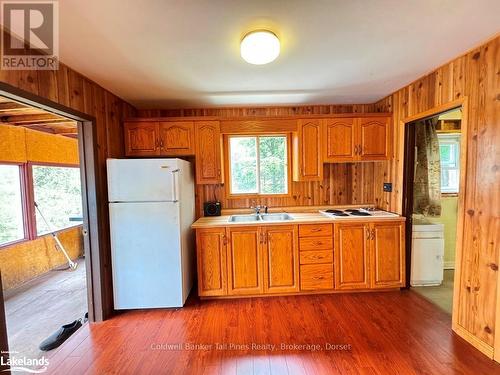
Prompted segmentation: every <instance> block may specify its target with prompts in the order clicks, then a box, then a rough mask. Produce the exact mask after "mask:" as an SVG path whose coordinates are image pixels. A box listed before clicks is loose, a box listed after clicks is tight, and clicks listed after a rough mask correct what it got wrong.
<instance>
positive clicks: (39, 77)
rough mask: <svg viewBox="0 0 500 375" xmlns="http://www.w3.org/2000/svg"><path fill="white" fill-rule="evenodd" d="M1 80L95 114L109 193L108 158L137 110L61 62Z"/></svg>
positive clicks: (105, 253) (101, 186) (107, 268)
mask: <svg viewBox="0 0 500 375" xmlns="http://www.w3.org/2000/svg"><path fill="white" fill-rule="evenodd" d="M0 81H1V82H4V83H7V84H9V85H11V86H14V87H16V88H19V89H22V90H25V91H27V92H29V93H31V94H33V95H37V96H40V97H43V98H45V99H48V100H51V101H53V102H55V103H58V104H60V105H63V106H66V107H68V108H71V109H74V110H77V111H80V112H82V113H85V114H88V115H89V116H90V117H94V118H95V119H96V121H95V127H96V142H97V163H98V167H99V168H98V170H97V171H96V174H97V176H96V179H97V184H98V185H97V186H96V188H97V190H98V191H100V192H101V195H102V196H103V197H106V196H107V183H106V158H108V157H120V156H123V155H124V150H123V147H124V144H123V128H122V125H121V122H122V120H123V119H124V118H126V117H132V116H135V115H136V110H135V108H134V107H132V106H131V105H130V104H128V103H126V102H124V101H123V100H121V99H120V98H118V97H117V96H115V95H113V94H112V93H111V92H109V91H107V90H105V89H103V88H102V87H101V86H99V85H97V84H96V83H95V82H92V81H91V80H89V79H87V78H85V77H83V76H82V75H80V74H79V73H77V72H75V71H74V70H72V69H70V68H69V67H67V66H65V65H64V64H60V66H59V70H57V71H48V70H47V71H44V70H39V71H29V70H0ZM99 204H100V205H102V208H103V212H104V215H103V218H102V220H103V223H104V228H103V229H104V230H103V235H104V236H103V238H102V239H103V240H104V241H103V242H102V243H101V246H102V247H101V249H100V251H101V256H102V259H101V267H102V269H101V273H102V293H103V302H102V303H103V308H104V317H105V318H106V317H107V316H110V315H111V313H112V311H113V304H112V301H113V293H112V278H111V252H110V246H109V223H108V215H107V204H106V202H105V201H103V202H99Z"/></svg>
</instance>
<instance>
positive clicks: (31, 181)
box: [26, 161, 83, 240]
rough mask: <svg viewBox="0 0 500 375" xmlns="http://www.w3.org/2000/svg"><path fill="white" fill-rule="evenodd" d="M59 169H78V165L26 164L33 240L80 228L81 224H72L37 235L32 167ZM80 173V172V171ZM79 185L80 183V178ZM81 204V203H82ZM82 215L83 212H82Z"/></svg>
mask: <svg viewBox="0 0 500 375" xmlns="http://www.w3.org/2000/svg"><path fill="white" fill-rule="evenodd" d="M34 166H37V167H59V168H77V169H80V165H79V164H68V163H51V162H31V161H30V162H28V163H27V168H26V169H27V171H28V176H29V183H28V186H27V187H28V189H29V190H30V191H29V195H28V196H29V202H28V203H29V207H32V208H33V209H32V210H31V211H32V212H31V215H30V218H31V220H32V230H33V232H32V233H31V235H32V239H33V240H35V239H37V238H41V237H45V236H49V235H51V233H60V232H64V231H66V230H69V229H72V228H75V227H79V226H82V225H83V223H81V224H74V225H69V226H67V227H65V228H61V229H56V230H55V231H54V232H48V233H44V234H40V235H39V234H38V230H37V226H36V208H35V183H34V181H33V167H34ZM80 173H81V170H80ZM80 183H81V176H80ZM82 204H83V202H82ZM82 214H83V212H82Z"/></svg>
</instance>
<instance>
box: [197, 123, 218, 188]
mask: <svg viewBox="0 0 500 375" xmlns="http://www.w3.org/2000/svg"><path fill="white" fill-rule="evenodd" d="M195 143H196V145H195V151H196V152H195V156H196V183H197V184H200V185H201V184H221V183H222V182H223V178H222V164H221V160H222V158H221V145H220V123H219V121H203V122H197V123H196V124H195Z"/></svg>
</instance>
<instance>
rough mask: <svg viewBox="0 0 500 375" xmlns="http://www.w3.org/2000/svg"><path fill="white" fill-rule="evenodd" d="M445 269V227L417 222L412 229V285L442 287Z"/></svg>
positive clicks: (426, 222)
mask: <svg viewBox="0 0 500 375" xmlns="http://www.w3.org/2000/svg"><path fill="white" fill-rule="evenodd" d="M443 269H444V225H443V224H439V223H431V222H428V221H417V220H415V221H414V224H413V227H412V251H411V277H410V285H411V286H431V285H441V283H442V282H443Z"/></svg>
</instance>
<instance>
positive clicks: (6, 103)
mask: <svg viewBox="0 0 500 375" xmlns="http://www.w3.org/2000/svg"><path fill="white" fill-rule="evenodd" d="M2 124H6V125H14V126H23V127H25V128H29V129H33V130H38V131H42V132H46V133H51V134H58V135H61V136H65V137H70V138H77V137H78V129H77V123H76V121H73V120H69V119H67V118H65V117H62V116H59V115H55V114H53V113H50V112H47V111H45V110H43V109H39V108H34V107H30V106H28V105H26V104H22V103H19V102H16V101H13V100H11V99H7V98H5V97H2V96H0V126H1V125H2Z"/></svg>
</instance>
